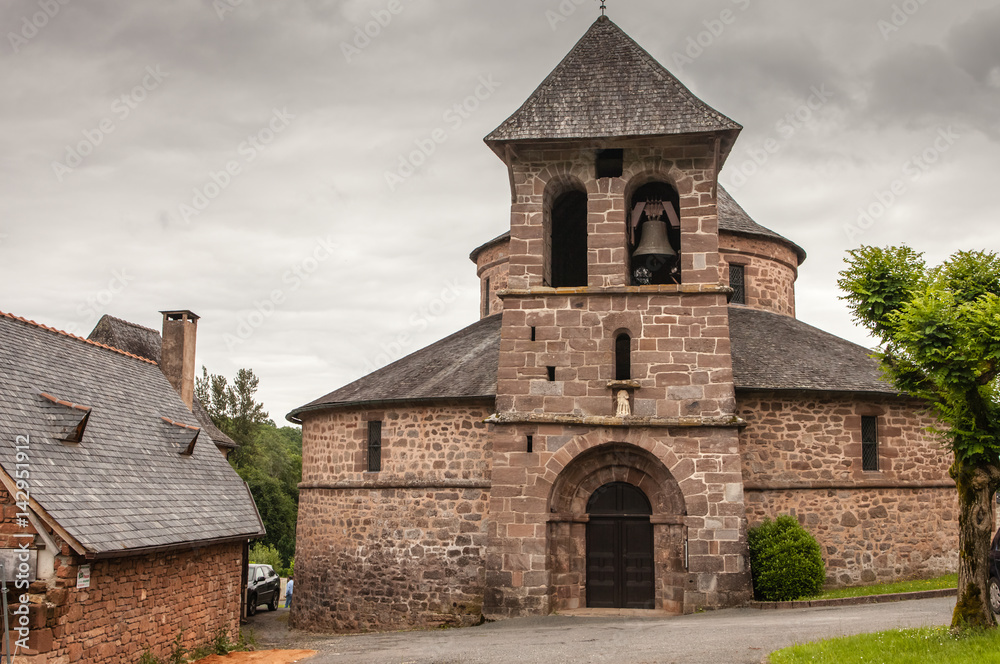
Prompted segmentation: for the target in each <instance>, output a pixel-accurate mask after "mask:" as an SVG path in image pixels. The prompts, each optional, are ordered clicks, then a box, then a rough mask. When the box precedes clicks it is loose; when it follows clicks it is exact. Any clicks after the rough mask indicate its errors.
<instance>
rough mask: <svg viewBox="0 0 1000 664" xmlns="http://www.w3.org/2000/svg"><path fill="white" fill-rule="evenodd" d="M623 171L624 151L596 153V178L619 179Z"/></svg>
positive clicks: (601, 151)
mask: <svg viewBox="0 0 1000 664" xmlns="http://www.w3.org/2000/svg"><path fill="white" fill-rule="evenodd" d="M624 169H625V151H624V150H598V151H597V178H598V179H601V178H620V177H621V176H622V172H623V171H624Z"/></svg>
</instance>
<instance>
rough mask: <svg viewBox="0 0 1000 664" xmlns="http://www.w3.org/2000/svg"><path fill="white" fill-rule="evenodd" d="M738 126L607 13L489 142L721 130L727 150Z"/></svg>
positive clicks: (489, 138)
mask: <svg viewBox="0 0 1000 664" xmlns="http://www.w3.org/2000/svg"><path fill="white" fill-rule="evenodd" d="M740 129H742V127H741V126H740V125H739V124H737V123H736V122H734V121H732V120H730V119H729V118H727V117H726V116H725V115H723V114H721V113H719V112H718V111H716V110H715V109H713V108H712V107H710V106H709V105H708V104H706V103H705V102H703V101H701V100H700V99H698V98H697V97H696V96H695V95H694V94H693V93H692V92H691V91H690V90H688V89H687V88H686V87H685V86H684V85H683V84H682V83H681V82H680V81H678V80H677V78H675V77H674V75H673V74H671V73H670V72H669V71H667V70H666V68H664V67H663V65H661V64H660V63H659V62H657V61H656V60H655V59H653V57H652V56H651V55H649V53H647V52H646V51H645V50H643V48H642V47H641V46H639V45H638V44H637V43H636V42H635V41H634V40H633V39H632V38H631V37H629V36H628V35H627V34H625V32H624V31H622V29H621V28H619V27H618V26H617V25H615V24H614V23H613V22H612V21H611V20H610V19H608V18H607V17H606V16H602V17H600V18H598V19H597V21H596V22H595V23H594V24H593V25H592V26H591V27H590V30H588V31H587V33H586V34H585V35H584V36H583V37H582V38H581V39H580V41H579V42H577V44H576V46H574V47H573V50H572V51H570V53H569V55H567V56H566V57H565V58H564V59H563V61H562V62H560V63H559V65H558V66H557V67H556V68H555V69H554V70H553V71H552V73H551V74H549V76H548V78H546V79H545V80H544V81H543V82H542V84H541V85H539V86H538V89H536V90H535V91H534V92H533V93H532V94H531V96H530V97H528V100H527V101H526V102H524V105H522V106H521V108H519V109H518V110H517V112H515V113H514V114H513V115H512V116H510V117H509V118H508V119H507V120H505V121H504V123H503V124H501V125H500V126H499V127H497V128H496V129H495V130H494V131H493V133H491V134H490V135H489V136H487V137H486V139H485V140H486V142H487V143H488V144H492V143H498V142H506V141H530V140H552V139H571V138H616V137H631V136H666V135H676V134H691V133H704V132H718V131H723V132H729V133H730V134H731V136H730V137H729V140H728V142H727V149H726V150H725V152H727V153H728V147H729V146H731V144H732V141H734V140H735V138H736V134H737V133H738V132H739V130H740ZM491 147H492V146H491Z"/></svg>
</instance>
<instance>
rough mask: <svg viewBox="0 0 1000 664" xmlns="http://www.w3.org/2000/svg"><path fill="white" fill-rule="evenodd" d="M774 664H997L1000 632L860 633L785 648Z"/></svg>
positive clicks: (935, 629)
mask: <svg viewBox="0 0 1000 664" xmlns="http://www.w3.org/2000/svg"><path fill="white" fill-rule="evenodd" d="M769 661H770V663H771V664H799V663H800V662H809V663H810V664H855V663H860V662H866V663H872V662H879V663H880V664H926V663H928V662H933V664H994V663H996V662H1000V630H989V631H981V630H970V631H966V632H963V633H961V634H958V635H954V634H952V633H951V632H950V630H949V628H948V627H921V628H918V629H902V630H891V631H888V632H878V633H875V634H860V635H858V636H845V637H841V638H837V639H827V640H825V641H817V642H815V643H806V644H802V645H797V646H792V647H790V648H783V649H782V650H777V651H775V652H773V653H771V655H770V658H769Z"/></svg>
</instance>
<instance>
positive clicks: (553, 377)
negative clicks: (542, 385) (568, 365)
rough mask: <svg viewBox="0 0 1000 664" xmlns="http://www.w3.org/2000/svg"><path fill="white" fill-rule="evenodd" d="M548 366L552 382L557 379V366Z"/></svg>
mask: <svg viewBox="0 0 1000 664" xmlns="http://www.w3.org/2000/svg"><path fill="white" fill-rule="evenodd" d="M546 368H547V369H548V372H549V382H550V383H551V382H554V381H555V379H556V368H555V367H546Z"/></svg>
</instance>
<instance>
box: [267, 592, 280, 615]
mask: <svg viewBox="0 0 1000 664" xmlns="http://www.w3.org/2000/svg"><path fill="white" fill-rule="evenodd" d="M267 610H268V611H277V610H278V591H277V590H275V591H274V595H272V596H271V601H270V603H269V604H268V605H267Z"/></svg>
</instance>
